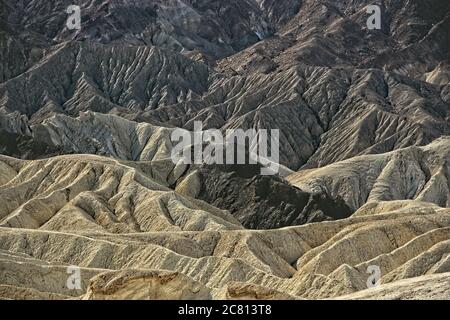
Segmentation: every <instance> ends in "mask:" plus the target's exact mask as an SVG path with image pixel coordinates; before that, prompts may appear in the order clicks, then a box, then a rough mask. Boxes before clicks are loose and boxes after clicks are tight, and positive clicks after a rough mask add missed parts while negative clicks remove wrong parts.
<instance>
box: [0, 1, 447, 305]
mask: <svg viewBox="0 0 450 320" xmlns="http://www.w3.org/2000/svg"><path fill="white" fill-rule="evenodd" d="M72 2H73V1H69V0H55V1H52V2H51V3H50V2H48V1H44V0H21V1H15V0H0V299H201V300H205V299H448V298H449V296H448V292H450V283H449V279H450V258H449V257H450V211H449V209H448V208H449V206H450V182H449V181H450V180H449V177H450V167H449V163H450V161H449V160H450V159H449V156H450V138H449V137H450V83H449V79H450V71H449V65H450V63H449V61H450V47H449V44H450V38H449V32H448V30H450V2H449V1H448V0H428V1H422V0H384V1H372V0H340V1H332V0H321V1H317V0H301V1H300V0H239V1H223V0H170V1H169V0H149V1H144V0H113V1H98V0H80V1H78V2H77V4H78V5H80V7H81V13H82V20H81V29H80V30H69V29H68V28H67V26H66V20H67V17H68V14H67V12H66V8H67V7H68V6H69V5H72V4H73V3H72ZM369 5H379V6H380V9H381V15H382V21H381V22H382V25H381V29H380V30H369V29H368V28H367V24H366V22H367V18H368V16H369V13H368V12H367V8H368V6H369ZM195 121H201V122H202V123H203V129H205V130H206V129H213V128H217V129H219V130H221V131H222V132H224V133H225V132H226V130H228V129H243V130H247V129H255V130H259V129H278V130H279V131H280V165H281V170H280V173H279V174H278V175H275V176H262V175H260V174H259V169H260V166H261V165H262V163H257V164H256V165H243V166H239V165H200V164H194V165H187V164H183V163H181V162H178V163H174V161H173V160H172V159H171V153H172V150H173V148H174V141H172V139H171V135H172V133H173V132H174V130H176V129H178V128H183V129H186V130H188V131H193V130H194V122H195ZM246 151H247V152H248V150H246ZM73 267H77V268H79V271H80V274H81V283H80V285H81V288H80V289H71V288H69V287H68V285H67V281H68V277H69V276H70V274H69V273H68V270H69V269H70V268H73ZM374 268H375V269H377V270H379V271H380V273H381V274H380V275H381V279H380V282H381V285H380V286H378V287H375V288H368V286H370V283H369V277H370V276H371V270H372V271H373V270H374ZM372 284H373V283H372Z"/></svg>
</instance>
